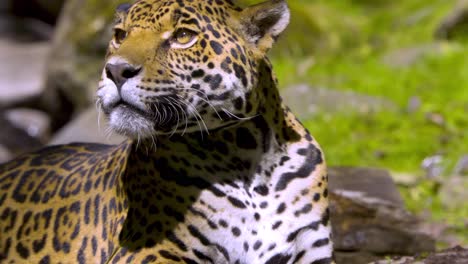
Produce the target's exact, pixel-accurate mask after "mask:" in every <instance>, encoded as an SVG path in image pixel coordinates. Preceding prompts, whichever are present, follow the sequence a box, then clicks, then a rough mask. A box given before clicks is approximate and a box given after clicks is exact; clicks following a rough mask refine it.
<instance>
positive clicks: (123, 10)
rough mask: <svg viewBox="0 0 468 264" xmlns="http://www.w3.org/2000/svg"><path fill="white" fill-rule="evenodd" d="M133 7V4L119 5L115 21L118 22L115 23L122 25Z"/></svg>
mask: <svg viewBox="0 0 468 264" xmlns="http://www.w3.org/2000/svg"><path fill="white" fill-rule="evenodd" d="M131 7H132V4H130V3H124V4H120V5H118V6H117V8H116V9H115V20H116V21H115V22H116V23H120V22H121V21H122V20H123V19H124V18H125V16H127V13H128V11H129V10H130V8H131Z"/></svg>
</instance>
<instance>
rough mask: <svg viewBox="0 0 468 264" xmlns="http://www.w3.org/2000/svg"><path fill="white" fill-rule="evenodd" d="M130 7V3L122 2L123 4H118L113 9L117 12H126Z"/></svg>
mask: <svg viewBox="0 0 468 264" xmlns="http://www.w3.org/2000/svg"><path fill="white" fill-rule="evenodd" d="M130 7H132V4H130V3H123V4H120V5H118V6H117V8H116V9H115V11H116V12H117V13H127V12H128V10H130Z"/></svg>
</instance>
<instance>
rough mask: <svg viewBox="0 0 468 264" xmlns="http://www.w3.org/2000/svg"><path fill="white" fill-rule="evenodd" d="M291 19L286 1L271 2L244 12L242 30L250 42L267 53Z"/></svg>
mask: <svg viewBox="0 0 468 264" xmlns="http://www.w3.org/2000/svg"><path fill="white" fill-rule="evenodd" d="M289 17H290V12H289V8H288V5H287V4H286V1H285V0H269V1H267V2H263V3H260V4H257V5H253V6H250V7H247V8H246V9H244V10H242V12H241V16H240V23H241V29H242V31H243V32H244V34H245V36H246V38H247V40H248V41H249V42H251V43H252V44H254V45H256V46H257V47H258V48H259V49H260V51H262V52H267V51H268V50H269V49H270V48H271V47H272V45H273V43H274V42H275V40H276V39H277V38H278V36H279V35H280V34H281V32H283V31H284V29H286V27H287V26H288V24H289Z"/></svg>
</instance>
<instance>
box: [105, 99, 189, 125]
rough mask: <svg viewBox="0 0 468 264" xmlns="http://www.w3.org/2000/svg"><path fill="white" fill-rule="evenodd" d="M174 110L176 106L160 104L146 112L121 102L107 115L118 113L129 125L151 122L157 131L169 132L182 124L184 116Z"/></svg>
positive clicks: (154, 105)
mask: <svg viewBox="0 0 468 264" xmlns="http://www.w3.org/2000/svg"><path fill="white" fill-rule="evenodd" d="M174 109H175V108H174V106H172V105H170V104H168V103H164V102H158V103H155V104H153V105H151V106H150V107H149V110H148V111H145V110H142V109H140V108H138V107H136V106H134V105H132V104H130V103H127V102H125V101H123V100H120V101H119V102H117V103H115V104H113V105H112V106H111V107H110V108H109V111H108V113H107V112H106V114H107V115H109V114H110V113H112V112H115V113H118V115H119V116H120V118H121V119H122V121H123V122H128V123H129V125H131V123H132V122H135V121H137V120H142V119H144V120H146V121H148V122H151V123H152V124H153V128H154V129H155V130H156V131H161V132H168V131H171V129H173V128H174V126H176V125H177V124H178V123H179V122H181V118H182V116H183V115H182V114H181V113H180V111H174Z"/></svg>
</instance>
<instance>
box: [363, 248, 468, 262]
mask: <svg viewBox="0 0 468 264" xmlns="http://www.w3.org/2000/svg"><path fill="white" fill-rule="evenodd" d="M466 263H468V249H467V248H463V247H461V246H457V247H454V248H449V249H446V250H443V251H440V252H436V253H432V254H430V255H429V256H427V257H397V258H392V259H390V260H388V259H386V260H380V261H375V262H372V263H370V264H466Z"/></svg>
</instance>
